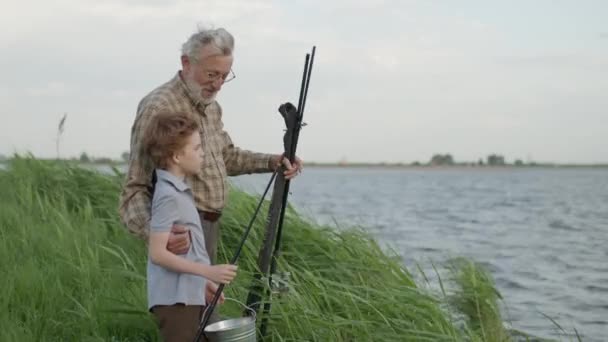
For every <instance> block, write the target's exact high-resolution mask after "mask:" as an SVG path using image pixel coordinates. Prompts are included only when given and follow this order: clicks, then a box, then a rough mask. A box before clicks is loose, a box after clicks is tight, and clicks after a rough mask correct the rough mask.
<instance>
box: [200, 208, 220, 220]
mask: <svg viewBox="0 0 608 342" xmlns="http://www.w3.org/2000/svg"><path fill="white" fill-rule="evenodd" d="M198 213H199V214H200V215H201V216H203V219H204V220H205V221H209V222H215V221H217V220H219V219H220V217H221V216H222V213H218V212H215V211H203V210H199V211H198Z"/></svg>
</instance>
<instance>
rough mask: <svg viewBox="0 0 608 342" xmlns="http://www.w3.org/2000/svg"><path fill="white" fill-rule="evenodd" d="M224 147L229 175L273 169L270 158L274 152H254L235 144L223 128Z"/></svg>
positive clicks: (223, 152) (223, 151)
mask: <svg viewBox="0 0 608 342" xmlns="http://www.w3.org/2000/svg"><path fill="white" fill-rule="evenodd" d="M221 134H222V141H223V145H224V148H223V150H222V156H223V158H224V163H225V164H226V173H228V175H229V176H238V175H242V174H246V173H263V172H269V171H272V170H271V169H270V160H271V158H272V157H273V155H272V154H266V153H258V152H252V151H248V150H243V149H240V148H239V147H236V146H234V143H233V142H232V139H231V138H230V135H228V132H226V131H223V130H222V133H221Z"/></svg>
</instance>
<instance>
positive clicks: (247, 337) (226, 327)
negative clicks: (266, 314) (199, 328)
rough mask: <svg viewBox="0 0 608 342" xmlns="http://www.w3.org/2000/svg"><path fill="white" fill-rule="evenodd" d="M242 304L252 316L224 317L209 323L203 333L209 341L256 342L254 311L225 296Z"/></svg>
mask: <svg viewBox="0 0 608 342" xmlns="http://www.w3.org/2000/svg"><path fill="white" fill-rule="evenodd" d="M226 300H232V301H234V302H237V303H239V304H241V305H242V306H244V307H245V308H246V309H247V310H249V311H251V313H252V316H249V317H241V318H232V319H226V320H223V321H219V322H215V323H212V324H209V325H207V326H206V327H205V330H204V333H205V336H207V339H208V340H209V342H256V328H255V311H253V310H252V309H250V308H249V307H247V306H246V305H245V304H243V303H241V302H239V301H238V300H235V299H232V298H226Z"/></svg>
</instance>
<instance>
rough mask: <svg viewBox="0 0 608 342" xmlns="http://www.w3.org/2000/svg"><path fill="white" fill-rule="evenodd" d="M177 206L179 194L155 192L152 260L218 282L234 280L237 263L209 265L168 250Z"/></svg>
mask: <svg viewBox="0 0 608 342" xmlns="http://www.w3.org/2000/svg"><path fill="white" fill-rule="evenodd" d="M177 209H178V208H177V203H176V201H175V198H174V197H172V196H171V195H164V196H163V195H160V196H155V198H154V199H153V201H152V217H151V220H150V235H149V244H148V251H149V256H150V260H151V261H152V262H153V263H155V264H157V265H159V266H161V267H164V268H166V269H168V270H171V271H173V272H177V273H189V274H194V275H198V276H201V277H205V278H207V279H209V280H212V281H214V282H217V283H223V284H228V283H230V281H232V279H234V277H235V276H236V266H234V265H217V266H211V265H205V264H202V263H197V262H194V261H191V260H188V259H186V258H183V257H180V256H177V255H175V254H173V253H171V252H169V251H168V250H167V241H168V240H169V234H170V231H171V227H172V226H173V224H174V223H175V222H176V221H177V220H178V216H177V213H178V210H177Z"/></svg>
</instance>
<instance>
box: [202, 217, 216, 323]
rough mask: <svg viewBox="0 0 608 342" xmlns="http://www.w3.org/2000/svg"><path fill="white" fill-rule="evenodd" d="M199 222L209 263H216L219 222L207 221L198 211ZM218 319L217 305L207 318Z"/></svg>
mask: <svg viewBox="0 0 608 342" xmlns="http://www.w3.org/2000/svg"><path fill="white" fill-rule="evenodd" d="M199 216H200V218H201V224H202V225H203V235H204V236H205V249H206V250H207V254H209V260H210V261H211V265H215V264H216V263H217V245H218V243H219V240H220V222H219V221H215V222H211V221H207V220H205V219H204V218H203V213H202V212H199ZM219 320H220V314H219V307H217V306H216V307H215V309H214V310H213V312H212V313H211V317H210V318H209V324H211V323H214V322H217V321H219Z"/></svg>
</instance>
